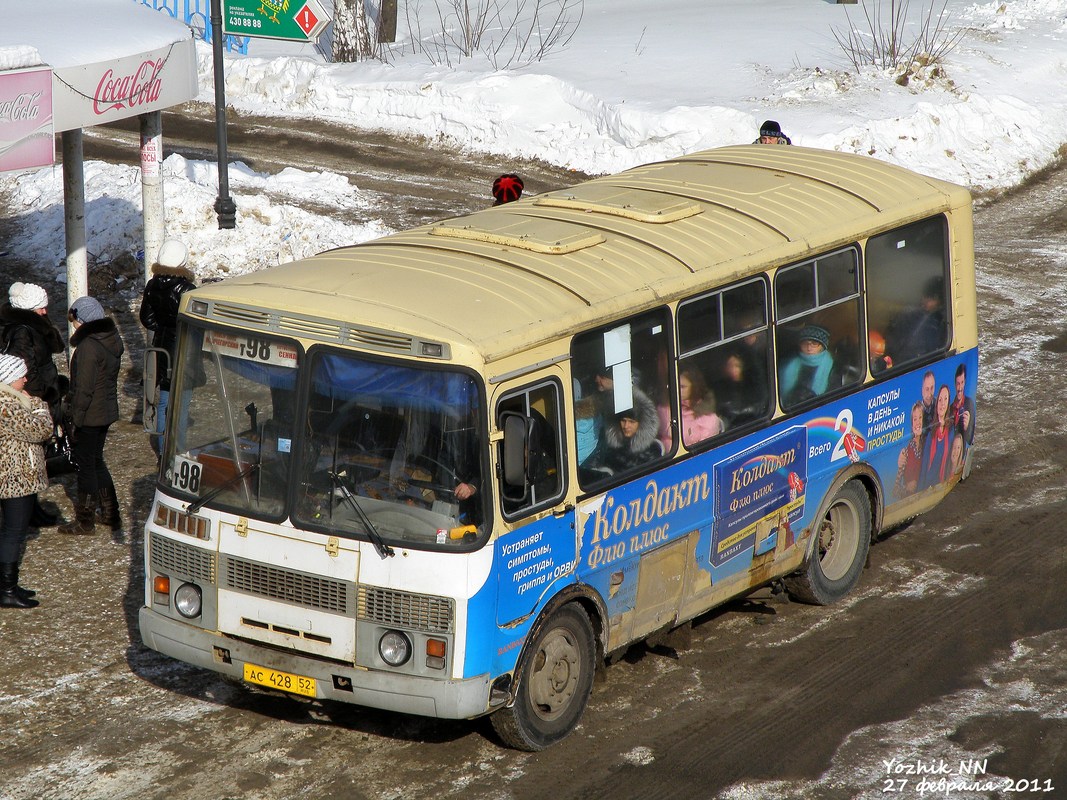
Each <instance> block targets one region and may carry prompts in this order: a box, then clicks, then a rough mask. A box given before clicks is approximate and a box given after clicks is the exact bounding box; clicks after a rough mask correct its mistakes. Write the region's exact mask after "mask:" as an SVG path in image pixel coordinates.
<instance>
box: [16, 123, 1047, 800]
mask: <svg viewBox="0 0 1067 800" xmlns="http://www.w3.org/2000/svg"><path fill="white" fill-rule="evenodd" d="M197 124H200V123H197ZM260 124H263V123H260V122H257V125H260ZM174 127H175V126H174V125H171V124H170V123H169V122H168V123H165V127H164V131H165V134H166V132H167V131H168V129H171V130H173V128H174ZM268 127H269V126H268ZM271 135H272V136H276V137H277V136H282V135H284V134H283V133H280V132H274V133H268V136H271ZM348 135H349V136H351V137H352V138H353V139H355V138H357V137H358V138H360V139H364V138H366V137H365V135H364V134H357V133H355V132H349V134H348ZM234 138H235V142H234V146H233V148H232V149H233V151H234V156H235V158H236V157H241V156H240V155H239V154H240V152H241V148H242V146H243V145H242V144H240V143H239V140H236V137H234ZM92 146H93V147H95V145H92ZM279 146H280V145H279ZM381 146H382V148H384V150H385V151H388V148H389V142H386V141H382V142H381ZM412 146H414V145H412ZM263 147H264V150H263V155H262V156H258V155H247V156H245V157H246V158H248V159H254V158H262V159H263V162H262V163H257V164H256V166H255V168H256V169H261V170H264V171H267V170H270V169H273V168H274V167H275V166H276V165H277V164H278V161H277V159H273V158H271V157H270V153H271V152H272V151H271V149H270V148H269V147H267V145H265V144H264V145H263ZM89 149H90V147H89V146H87V150H89ZM431 149H432V150H434V152H433V153H432V154H430V153H427V154H425V158H426V159H428V160H434V161H437V162H438V166H437V167H436V169H438V170H439V173H438V175H439V183H437V184H435V185H437V186H439V190H437V191H434V190H431V189H430V188H428V187H429V184H428V183H427V182H425V181H424V182H422V183H421V184H419V187H418V191H417V192H416V191H415V190H414V189H412V190H411V191H410V192H409V193H407V194H404V192H403V187H405V186H407V185H408V181H410V180H411V175H412V173H411V172H410V171H404V172H401V173H398V174H396V175H393V176H392V177H390V172H391V170H392V169H393V167H390V166H389V163H390V159H392V158H394V156H392V155H390V156H384V155H383V156H381V157H380V159H379V167H380V170H381V172H382V177H381V178H380V180H381V184H380V190H381V193H382V198H383V203H385V202H386V200H388V199H389V198H390V197H392V196H394V193H397V194H399V195H401V199H399V200H397V204H398V205H401V206H404V209H393V210H392V212H391V213H395V214H396V215H397V216H396V219H402V218H404V215H405V214H412V213H413V212H412V211H411V209H412V208H414V207H415V206H418V207H419V208H420V209H422V210H421V211H419V212H418V213H419V214H422V213H425V214H427V215H429V216H433V215H434V214H436V213H438V212H440V214H439V215H440V216H447V215H450V214H454V213H456V212H458V211H462V210H466V208H468V207H470V206H471V200H470V198H469V197H467V198H466V199H465V200H464V202H459V201H457V199H456V198H457V197H458V196H459V195H461V194H463V192H462V191H461V188H462V186H463V185H464V184H463V181H464V180H467V181H469V183H470V184H477V182H479V181H480V182H481V183H480V185H483V186H488V183H487V181H488V179H489V178H491V177H492V175H493V174H494V173H495V172H497V171H499V168H498V165H497V164H496V163H494V161H493V160H492V159H484V158H481V159H479V157H477V156H475V155H471V154H462V155H461V154H444V153H442V152H440V151H439V150H437V149H436V148H431ZM134 152H135V151H134ZM203 155H204V156H206V155H207V153H204V154H203ZM395 158H396V159H397V161H396V164H397V165H399V166H400V167H404V166H405V165H406V162H405V158H404V157H403V156H402V155H396V156H395ZM413 158H415V159H417V158H419V156H418V155H414V156H413ZM336 159H337V160H338V161H343V160H344V153H342V152H340V151H339V152H338V154H337V155H336ZM457 164H462V165H464V167H463V169H465V170H467V171H466V175H467V176H468V177H467V178H466V179H463V178H457V177H455V176H453V175H450V174H449V173H450V168H452V167H456V165H457ZM322 166H323V167H324V168H333V167H331V166H330V165H329V164H328V163H324V164H323V165H322ZM510 166H512V165H509V167H510ZM516 169H517V167H516ZM540 169H542V170H543V172H542V173H540V174H539V177H537V178H533V179H531V182H535V181H543V183H540V184H538V190H541V189H544V188H550V187H552V186H559V185H564V184H565V183H566V182H568V181H566V180H563V179H564V178H565V177H566V175H564V174H563V173H562V172H559V171H553V170H552V169H550V168H547V167H541V168H540ZM342 171H343V170H342ZM529 172H530V174H531V175H534V174H538V173H536V172H534V171H529ZM353 174H355V172H354V171H353ZM398 187H399V188H398ZM467 188H468V190H469V185H468V187H467ZM468 194H469V191H468ZM412 198H419V200H418V202H415V201H414V200H413V199H412ZM483 204H484V203H482V202H480V201H479V202H478V203H475V204H474V207H480V206H481V205H483ZM383 213H385V212H384V210H383ZM412 221H415V220H414V219H412ZM976 232H977V250H978V253H977V257H978V264H979V277H978V281H979V306H980V309H981V322H980V339H981V345H982V348H983V352H982V356H981V372H980V375H979V391H978V406H977V424H978V435H977V438H976V445H978V447H977V448H976V450H975V453H976V457H977V461H976V466H975V469H974V471H973V473H972V475H971V477H970V479H969V480H968V481H967V482H965V483H964V484H962V485H961V486H960V487H959V488H958V489H957V490H956V491H955V492H954V493H953V494H952V495H950V496H949V497H948V498H947V499H946V500H945V502H944V503H942V505H940V506H939V507H938V508H937V509H935V510H934V511H932V512H931V513H929V514H927V515H925V516H924V517H921V518H920V519H918V520H916V521H914V522H912V523H911V524H910V525H908V526H906V527H904V528H900V529H897V530H895V531H891V532H889V533H888V534H887V535H885V536H884V537H883V538H882V540H881V541H879V542H878V543H877V544H876V545H875V546H874V547H873V548H872V551H871V557H870V568H869V569H868V570H867V571H866V572H865V573H864V575H863V577H862V579H861V582H860V585H859V587H858V588H857V590H856V591H855V592H854V593H853V594H852V595H850V596H849V597H848V598H846V600H845V601H843V602H842V603H841V604H839V605H836V606H833V607H829V608H818V607H813V606H806V605H801V604H796V603H790V602H788V601H786V600H784V599H783V598H781V597H779V596H772V595H771V594H770V593H769V592H768V591H763V592H760V593H758V594H756V595H754V596H753V597H750V598H748V599H746V600H744V601H739V602H735V603H732V604H730V605H728V606H726V607H724V608H721V609H719V610H717V611H715V612H713V613H711V614H708V615H706V616H705V617H703V618H701V619H699V620H698V621H697V624H696V625H695V626H694V627H693V628H692V630H691V631H690V633H689V636H688V638H685V637H681V636H679V637H676V638H675V639H673V640H672V641H670V642H669V643H667V644H666V645H660V646H657V647H655V648H650V647H646V646H639V647H635V648H633V649H632V650H631V651H630V652H629V653H627V654H626V656H625V657H624V658H623V659H622V660H621V661H619V662H618V663H616V664H614V665H612V666H611V667H610V668H609V669H608V670H606V672H605V673H604V675H603V677H602V679H600V680H598V682H597V683H596V685H595V687H594V691H593V697H592V700H591V702H590V705H589V708H588V709H587V711H586V713H585V716H584V719H583V721H582V723H581V725H580V727H579V728H578V730H577V731H576V732H575V733H574V734H573V735H572V736H571V737H570V738H569V739H567V740H566V741H565V742H564V743H563V744H561V745H559V746H556V747H555V748H552V749H550V750H548V751H545V752H542V753H537V754H529V753H519V752H515V751H512V750H508V749H505V748H504V747H502V746H501V745H500V744H499V743H498V741H497V739H496V738H495V737H494V735H493V733H492V731H491V726H490V725H489V724H488V723H487V722H486V721H485V720H479V721H473V722H451V721H437V720H430V719H423V718H419V717H409V716H403V715H399V714H387V713H382V712H377V711H373V710H367V709H362V708H357V707H352V706H344V705H336V704H330V703H318V702H310V701H303V700H298V699H293V698H290V697H285V696H278V695H272V694H269V693H266V692H263V691H259V690H256V689H252V688H250V687H248V686H243V685H239V684H236V683H232V682H229V681H226V680H222V679H220V678H219V677H218V676H217V675H215V674H213V673H207V672H203V671H201V670H198V669H195V668H192V667H189V666H186V665H184V664H182V663H179V662H176V661H173V660H171V659H168V658H165V657H163V656H160V655H158V654H156V653H154V652H151V651H148V650H146V649H145V648H144V647H143V646H142V645H141V643H140V638H139V635H138V631H137V610H138V608H139V607H140V606H141V604H142V602H143V569H142V533H141V528H142V526H143V523H144V516H145V514H146V512H147V510H148V508H149V506H150V498H151V494H152V491H153V486H154V482H153V481H154V478H153V470H154V466H155V460H154V457H153V456H152V453H151V451H150V449H149V447H148V443H147V441H146V439H145V437H144V435H143V434H142V433H141V431H140V429H139V427H138V426H135V425H133V424H131V423H129V422H128V421H127V420H129V419H131V418H132V417H133V416H134V413H135V408H136V405H137V402H138V399H139V395H140V392H139V386H138V377H139V376H138V374H137V371H136V369H133V368H132V367H131V368H128V369H126V370H125V371H124V374H123V386H122V388H123V397H122V405H123V421H120V422H119V423H117V424H116V425H115V426H113V428H112V433H111V436H110V438H109V442H108V449H107V457H108V461H109V463H110V464H111V466H112V468H113V470H114V472H115V473H116V478H117V482H118V484H119V486H120V493H121V494H122V497H123V500H124V510H123V519H124V523H125V526H124V528H123V530H122V531H121V532H117V533H114V534H112V533H110V532H104V531H103V530H102V529H101V530H100V531H99V532H98V533H97V534H96V535H95V536H92V537H63V536H60V535H58V534H56V533H55V531H54V530H44V531H41V532H40V533H39V534H38V535H36V536H35V537H34V538H33V539H32V540H31V541H30V543H29V546H28V550H27V556H26V559H25V562H24V565H23V573H24V577H25V581H24V583H25V585H28V586H31V587H33V588H36V589H37V590H38V591H39V592H40V594H41V599H42V605H41V607H40V608H38V609H35V610H33V611H29V612H21V611H10V610H5V611H4V612H3V613H0V642H2V645H3V646H2V648H0V726H2V730H3V731H4V736H3V737H2V739H0V798H2V800H68V799H71V798H79V799H80V798H101V799H103V798H114V799H115V800H125V799H126V798H129V799H131V800H132V799H133V798H136V799H137V800H154V799H155V798H159V799H160V800H163V798H168V800H173V799H174V798H257V799H262V800H282V799H283V798H304V797H315V798H320V799H321V800H330V799H333V798H336V800H341V799H342V798H344V799H345V800H364V799H366V800H401V799H405V800H406V798H413V797H429V796H433V797H438V798H489V799H491V800H511V799H514V800H527V799H529V800H536V799H538V798H545V799H546V800H594V799H595V800H600V799H601V798H603V799H604V800H608V799H609V798H610V800H628V799H630V798H632V799H633V800H637V799H638V798H641V800H644V799H645V798H685V799H687V800H688V799H689V798H699V799H701V800H705V799H706V800H711V799H712V798H716V799H718V798H722V799H723V800H741V799H742V798H745V799H746V800H748V799H750V798H766V799H767V800H771V799H778V798H786V799H788V800H800V799H801V798H804V799H805V800H811V799H812V798H816V799H817V800H819V799H822V800H854V799H855V798H875V797H887V796H888V797H902V798H919V797H934V796H936V797H942V798H948V799H949V800H959V799H960V798H967V799H968V800H971V799H973V798H1007V797H1018V796H1020V792H1019V791H1018V790H1019V789H1020V788H1025V789H1026V792H1025V794H1026V796H1034V795H1035V794H1038V795H1040V796H1043V797H1061V796H1067V718H1065V716H1064V714H1063V710H1064V708H1065V707H1067V633H1065V629H1067V602H1065V596H1067V589H1065V587H1067V523H1065V519H1067V501H1065V494H1067V490H1065V475H1067V472H1065V467H1067V432H1065V430H1064V422H1063V417H1064V415H1063V409H1064V400H1063V386H1064V382H1063V378H1062V374H1063V371H1064V367H1065V360H1067V325H1065V323H1064V315H1063V307H1064V300H1065V295H1067V291H1065V288H1064V287H1065V281H1067V171H1063V170H1060V171H1055V172H1050V173H1049V174H1048V175H1046V176H1044V177H1043V178H1042V179H1040V180H1037V181H1035V182H1033V184H1032V185H1030V186H1028V187H1026V188H1025V189H1024V190H1021V191H1018V192H1016V193H1014V194H1013V195H1012V196H1010V197H1006V198H1003V199H1002V200H1000V201H999V202H997V203H995V204H992V205H989V206H987V207H984V208H982V209H980V210H979V211H978V212H977V216H976ZM25 267H26V265H18V264H16V263H15V262H14V261H13V259H12V257H10V256H9V257H8V259H7V260H6V261H5V262H4V269H3V273H4V274H3V277H5V278H6V279H7V280H11V279H12V275H13V274H18V273H17V272H13V270H16V269H22V268H25ZM5 285H6V284H5ZM128 299H129V298H128ZM128 305H129V306H130V308H129V309H128V310H126V311H120V313H119V317H120V319H119V321H120V324H121V326H122V329H123V332H124V334H125V335H126V341H127V345H128V347H129V351H130V352H131V354H132V355H133V356H134V357H136V354H137V352H138V350H139V348H140V347H141V346H142V345H143V341H142V340H141V339H140V334H139V333H138V329H137V325H136V321H135V317H134V312H135V305H136V304H135V301H134V300H132V299H129V303H128ZM60 311H61V310H60ZM54 316H56V314H54ZM57 321H58V320H57ZM72 491H73V483H72V482H71V481H70V479H65V481H64V482H62V483H57V484H54V485H53V486H52V487H51V488H50V489H49V491H48V493H47V494H46V497H45V499H46V500H47V501H50V502H53V503H55V504H56V505H57V506H59V508H60V509H61V510H62V511H63V512H64V513H65V514H69V513H70V510H71V504H70V500H69V495H70V493H71V492H72ZM935 770H937V771H935ZM923 780H930V781H933V782H935V783H936V781H938V780H942V781H943V783H942V784H941V791H940V792H937V791H935V790H932V789H929V788H924V786H923V784H922V783H921V781H923Z"/></svg>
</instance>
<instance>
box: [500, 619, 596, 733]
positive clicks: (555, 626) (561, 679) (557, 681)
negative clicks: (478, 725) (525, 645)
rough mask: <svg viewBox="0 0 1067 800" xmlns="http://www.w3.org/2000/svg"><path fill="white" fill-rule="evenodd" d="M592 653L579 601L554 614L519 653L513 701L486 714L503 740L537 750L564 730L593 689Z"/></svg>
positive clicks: (588, 628)
mask: <svg viewBox="0 0 1067 800" xmlns="http://www.w3.org/2000/svg"><path fill="white" fill-rule="evenodd" d="M595 654H596V644H595V642H594V638H593V626H592V623H591V622H590V621H589V615H588V614H586V613H585V611H583V610H582V608H581V607H580V606H578V605H577V604H575V603H570V604H568V605H565V606H564V607H563V608H561V609H560V610H559V611H557V612H556V613H555V614H553V615H552V616H551V617H550V618H549V619H548V621H547V622H546V623H545V624H544V625H542V626H541V628H540V630H539V631H538V633H537V638H536V640H535V641H534V642H533V645H532V646H531V647H530V649H529V651H528V652H527V654H526V656H525V657H524V659H523V663H522V666H521V667H520V670H519V673H518V679H519V680H518V686H517V688H516V690H515V702H514V703H513V704H512V705H511V706H510V707H508V708H502V709H500V710H499V711H497V712H495V713H494V714H493V715H492V716H491V717H490V720H491V722H492V724H493V729H494V730H495V731H496V733H497V735H498V736H499V737H500V738H501V739H502V740H503V742H504V744H506V745H508V746H509V747H513V748H515V749H516V750H526V751H529V752H536V751H538V750H544V749H545V748H546V747H548V746H550V745H553V744H555V743H556V742H558V741H560V740H562V739H564V738H565V737H566V736H568V735H569V734H570V733H571V731H573V730H574V728H575V727H576V726H577V724H578V721H579V720H580V719H581V717H582V713H583V712H584V711H585V707H586V704H587V703H588V702H589V695H590V694H591V693H592V691H593V673H594V670H595V663H594V661H595Z"/></svg>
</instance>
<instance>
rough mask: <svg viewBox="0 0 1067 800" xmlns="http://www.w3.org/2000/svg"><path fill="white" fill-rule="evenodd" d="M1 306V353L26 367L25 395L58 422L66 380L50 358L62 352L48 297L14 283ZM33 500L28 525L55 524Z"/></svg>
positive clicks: (30, 285) (33, 286) (37, 288)
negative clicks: (37, 401)
mask: <svg viewBox="0 0 1067 800" xmlns="http://www.w3.org/2000/svg"><path fill="white" fill-rule="evenodd" d="M7 297H8V302H6V303H5V304H4V305H3V306H0V326H2V327H0V349H2V350H3V352H4V353H6V354H8V355H13V356H18V357H19V358H21V359H22V360H23V361H24V362H25V363H26V387H25V390H24V391H25V392H26V393H27V394H29V395H31V396H33V397H38V398H40V399H41V400H44V401H45V403H47V404H48V411H49V413H50V414H51V416H52V419H54V420H56V421H59V420H60V414H59V409H60V405H61V403H62V400H63V395H64V394H65V393H66V380H67V379H66V378H65V377H63V376H61V375H60V374H59V370H58V369H56V362H55V360H54V359H53V356H54V355H55V354H56V353H62V352H63V347H64V346H63V336H62V335H61V334H60V332H59V330H58V329H57V328H56V326H55V325H53V324H52V323H51V322H50V321H49V319H48V293H47V292H46V291H45V290H44V289H43V288H41V287H40V286H38V285H37V284H35V283H22V282H16V283H13V284H11V288H10V289H9V290H8V293H7ZM58 521H59V520H58V518H57V517H56V515H55V514H53V513H51V512H49V511H47V510H45V508H44V507H43V506H42V505H41V503H40V501H39V500H37V499H36V498H35V499H34V503H33V513H32V515H31V517H30V525H31V527H34V528H46V527H51V526H52V525H55V524H56V523H57V522H58Z"/></svg>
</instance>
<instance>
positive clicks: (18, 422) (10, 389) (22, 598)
mask: <svg viewBox="0 0 1067 800" xmlns="http://www.w3.org/2000/svg"><path fill="white" fill-rule="evenodd" d="M25 386H26V362H25V361H23V360H22V359H21V358H19V357H18V356H13V355H6V354H5V355H0V511H2V513H3V523H2V524H0V608H33V607H34V606H36V605H38V601H37V600H34V599H33V596H34V595H35V594H36V592H34V591H32V590H30V589H24V588H22V587H21V586H19V565H20V564H21V562H22V549H23V545H24V544H25V541H26V533H27V531H28V530H29V524H30V515H31V514H32V513H33V504H34V499H35V497H36V496H37V493H38V492H42V491H44V490H45V489H46V488H48V476H47V474H46V471H45V458H44V444H43V442H44V440H45V439H47V438H48V437H49V436H51V434H52V417H51V416H50V415H49V413H48V404H47V403H46V402H45V401H44V400H42V399H41V398H39V397H33V396H32V395H30V394H29V393H28V392H27V391H26V389H25Z"/></svg>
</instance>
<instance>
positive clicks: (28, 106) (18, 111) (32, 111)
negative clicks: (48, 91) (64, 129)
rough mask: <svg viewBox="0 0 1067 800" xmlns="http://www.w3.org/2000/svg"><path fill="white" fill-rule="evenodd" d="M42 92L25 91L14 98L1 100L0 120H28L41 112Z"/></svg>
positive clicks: (35, 117) (33, 118)
mask: <svg viewBox="0 0 1067 800" xmlns="http://www.w3.org/2000/svg"><path fill="white" fill-rule="evenodd" d="M40 100H41V93H40V92H23V93H22V94H20V95H19V96H18V97H16V98H14V99H13V100H2V101H0V121H4V120H6V121H8V122H26V121H29V120H35V119H37V117H39V116H40V114H41V103H40Z"/></svg>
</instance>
